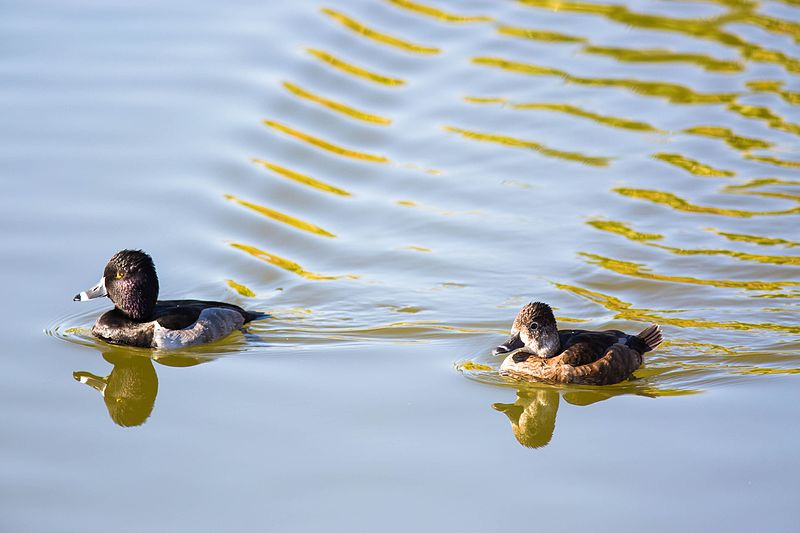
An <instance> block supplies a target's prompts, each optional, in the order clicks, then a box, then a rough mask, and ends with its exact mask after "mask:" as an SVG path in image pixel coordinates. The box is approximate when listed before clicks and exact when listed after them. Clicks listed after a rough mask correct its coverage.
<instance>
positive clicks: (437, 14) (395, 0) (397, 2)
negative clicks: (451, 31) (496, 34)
mask: <svg viewBox="0 0 800 533" xmlns="http://www.w3.org/2000/svg"><path fill="white" fill-rule="evenodd" d="M386 1H387V2H389V3H390V4H392V5H394V6H397V7H400V8H402V9H405V10H408V11H412V12H414V13H418V14H420V15H425V16H426V17H430V18H433V19H436V20H439V21H442V22H449V23H452V24H473V23H476V22H491V21H492V20H494V19H492V17H487V16H484V15H457V14H455V13H449V12H447V11H443V10H441V9H438V8H435V7H433V6H429V5H426V4H420V3H417V2H411V1H410V0H386Z"/></svg>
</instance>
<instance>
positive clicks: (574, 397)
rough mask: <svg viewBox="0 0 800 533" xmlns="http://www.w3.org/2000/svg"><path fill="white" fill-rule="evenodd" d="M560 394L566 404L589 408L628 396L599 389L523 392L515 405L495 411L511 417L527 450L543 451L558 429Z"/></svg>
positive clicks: (518, 437) (502, 406) (519, 394)
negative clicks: (615, 397) (613, 398)
mask: <svg viewBox="0 0 800 533" xmlns="http://www.w3.org/2000/svg"><path fill="white" fill-rule="evenodd" d="M541 387H548V385H542V386H541ZM559 392H561V396H562V397H563V399H564V401H566V402H567V403H569V404H572V405H577V406H587V405H591V404H593V403H596V402H602V401H604V400H608V399H609V398H612V397H614V396H617V395H619V394H625V393H624V392H621V391H615V390H614V389H598V388H591V389H583V390H581V389H576V390H566V391H559V390H558V389H554V388H537V389H520V390H518V391H517V399H516V401H515V402H514V403H496V404H493V405H492V408H494V409H495V410H497V411H500V412H501V413H503V414H505V415H506V416H507V417H508V420H509V421H510V422H511V431H513V432H514V436H515V437H516V438H517V441H519V443H520V444H522V445H523V446H525V447H526V448H542V447H544V446H547V445H548V444H549V443H550V440H552V438H553V433H554V432H555V429H556V414H557V413H558V407H559V403H560V399H559Z"/></svg>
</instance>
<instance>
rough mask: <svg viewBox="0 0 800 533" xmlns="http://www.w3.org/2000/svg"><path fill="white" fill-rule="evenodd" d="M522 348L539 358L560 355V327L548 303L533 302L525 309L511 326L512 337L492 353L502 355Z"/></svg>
mask: <svg viewBox="0 0 800 533" xmlns="http://www.w3.org/2000/svg"><path fill="white" fill-rule="evenodd" d="M520 348H524V349H525V350H523V351H524V352H525V353H528V354H533V355H538V356H539V357H552V356H554V355H556V354H557V353H558V350H559V340H558V325H557V324H556V317H555V316H554V315H553V310H552V309H550V306H549V305H547V304H546V303H542V302H533V303H529V304H528V305H526V306H525V307H523V308H522V309H521V310H520V312H519V314H518V315H517V318H515V319H514V324H513V325H512V326H511V336H510V337H509V338H508V340H507V341H506V342H505V343H503V344H501V345H500V346H498V347H497V348H495V349H494V350H493V351H492V353H493V354H494V355H500V354H504V353H508V352H512V351H514V350H519V349H520Z"/></svg>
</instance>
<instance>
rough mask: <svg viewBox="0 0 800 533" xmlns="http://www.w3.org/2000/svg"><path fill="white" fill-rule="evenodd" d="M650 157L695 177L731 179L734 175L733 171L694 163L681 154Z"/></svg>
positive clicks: (661, 154)
mask: <svg viewBox="0 0 800 533" xmlns="http://www.w3.org/2000/svg"><path fill="white" fill-rule="evenodd" d="M652 157H653V159H658V160H660V161H664V162H665V163H669V164H670V165H674V166H676V167H679V168H682V169H684V170H685V171H687V172H689V173H691V174H694V175H695V176H714V177H732V176H735V175H736V173H735V172H733V171H730V170H720V169H717V168H714V167H712V166H709V165H706V164H704V163H701V162H699V161H695V160H694V159H689V158H688V157H684V156H682V155H681V154H668V153H664V152H660V153H657V154H653V156H652Z"/></svg>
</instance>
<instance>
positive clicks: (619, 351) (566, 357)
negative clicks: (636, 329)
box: [493, 302, 661, 385]
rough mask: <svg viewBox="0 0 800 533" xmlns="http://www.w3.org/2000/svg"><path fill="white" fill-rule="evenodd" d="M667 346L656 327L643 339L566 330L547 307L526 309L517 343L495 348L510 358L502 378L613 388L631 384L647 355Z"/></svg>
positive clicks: (516, 330)
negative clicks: (661, 345)
mask: <svg viewBox="0 0 800 533" xmlns="http://www.w3.org/2000/svg"><path fill="white" fill-rule="evenodd" d="M659 344H661V328H660V327H659V326H657V325H655V324H653V325H652V326H650V327H648V328H647V329H645V330H644V331H642V332H641V333H639V334H638V335H628V334H626V333H623V332H621V331H617V330H608V331H587V330H580V329H571V330H561V331H559V330H558V328H557V325H556V319H555V316H554V315H553V311H552V310H551V309H550V306H548V305H547V304H544V303H541V302H536V303H530V304H528V305H526V306H525V307H523V308H522V310H521V311H520V312H519V315H517V318H516V319H515V320H514V324H513V326H512V328H511V337H510V338H509V339H508V340H507V341H506V342H505V344H502V345H500V346H498V347H497V348H495V350H494V352H493V353H494V354H495V355H499V354H506V353H507V354H508V355H507V356H506V358H505V360H504V361H503V364H502V365H501V366H500V373H501V374H504V375H509V376H513V377H518V378H523V379H529V380H536V381H545V382H551V383H581V384H586V385H610V384H612V383H619V382H620V381H625V380H626V379H629V378H630V377H631V376H632V375H633V372H634V371H635V370H636V369H637V368H639V366H640V365H641V364H642V355H643V354H644V353H645V352H648V351H650V350H653V349H654V348H656V347H657V346H658V345H659Z"/></svg>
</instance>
